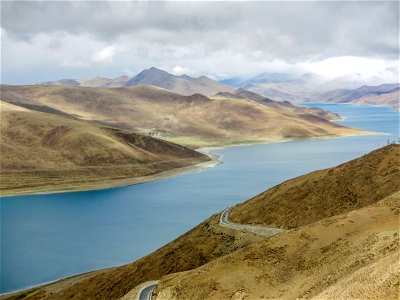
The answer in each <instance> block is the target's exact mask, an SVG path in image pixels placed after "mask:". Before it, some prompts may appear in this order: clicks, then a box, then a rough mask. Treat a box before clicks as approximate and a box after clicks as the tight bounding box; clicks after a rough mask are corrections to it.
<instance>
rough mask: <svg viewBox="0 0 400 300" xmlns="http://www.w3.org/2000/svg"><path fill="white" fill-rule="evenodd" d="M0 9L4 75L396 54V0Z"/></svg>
mask: <svg viewBox="0 0 400 300" xmlns="http://www.w3.org/2000/svg"><path fill="white" fill-rule="evenodd" d="M1 15H2V19H1V27H2V32H1V34H2V55H3V56H4V57H3V61H4V62H5V65H6V66H5V67H4V68H3V69H2V75H3V76H2V80H7V81H8V82H16V83H20V82H24V80H28V78H31V79H30V80H34V78H35V77H40V78H46V79H47V80H51V79H54V78H60V77H67V76H73V77H85V78H88V77H90V76H97V75H101V76H118V75H120V74H121V73H124V70H125V69H129V70H131V71H132V72H133V73H137V72H139V71H140V70H141V69H144V68H148V67H150V66H155V67H163V66H169V68H170V71H171V72H175V73H176V74H180V73H183V72H184V73H188V74H189V75H202V74H210V73H211V74H214V75H215V76H217V77H220V76H226V77H228V76H237V75H240V76H247V75H255V74H256V73H260V72H266V71H291V72H292V71H296V70H297V71H298V70H300V69H301V68H302V67H305V66H306V64H307V63H309V67H311V66H312V65H311V64H312V63H315V62H319V61H325V60H328V59H331V58H335V57H359V58H367V59H375V60H382V61H385V62H386V61H393V60H398V55H399V28H398V23H399V3H398V2H396V1H392V2H347V1H343V2H338V1H334V2H331V1H324V2H305V1H300V2H289V1H287V2H269V1H268V2H186V1H184V2H177V1H166V2H159V1H156V2H152V1H138V2H130V1H129V2H128V1H116V2H112V1H94V2H90V1H68V2H62V1H55V2H51V1H3V2H1ZM28 53H29V55H28ZM20 56H25V57H23V58H22V59H21V58H20ZM4 58H7V59H4ZM21 61H23V66H22V63H21ZM301 63H303V65H300V64H301ZM363 63H367V61H366V60H365V61H364V62H363ZM38 66H41V67H40V68H39V67H38ZM175 67H179V68H181V69H179V68H177V69H175V70H173V68H175ZM33 69H35V71H36V72H35V74H30V75H29V74H23V73H24V70H25V73H26V72H30V71H32V70H33ZM28 75H29V76H28ZM36 81H37V80H36Z"/></svg>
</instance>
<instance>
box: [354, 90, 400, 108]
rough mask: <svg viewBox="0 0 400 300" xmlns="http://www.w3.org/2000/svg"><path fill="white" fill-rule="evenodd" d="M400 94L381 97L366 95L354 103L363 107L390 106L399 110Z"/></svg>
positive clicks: (388, 94)
mask: <svg viewBox="0 0 400 300" xmlns="http://www.w3.org/2000/svg"><path fill="white" fill-rule="evenodd" d="M399 101H400V92H399V91H397V92H393V93H387V94H381V95H366V96H363V97H361V98H359V99H357V100H356V101H355V102H354V103H356V104H363V105H390V106H392V107H393V108H394V109H396V110H399Z"/></svg>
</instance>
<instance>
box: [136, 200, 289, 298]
mask: <svg viewBox="0 0 400 300" xmlns="http://www.w3.org/2000/svg"><path fill="white" fill-rule="evenodd" d="M233 207H234V206H231V207H228V208H226V209H225V210H224V211H223V212H222V213H221V216H220V218H219V225H220V226H222V227H225V228H230V229H235V230H240V231H248V232H251V233H254V234H258V235H262V236H265V237H269V236H272V235H275V234H278V233H281V232H284V231H286V230H285V229H281V228H275V227H266V226H260V225H242V224H239V223H232V222H231V221H229V213H230V211H231V210H232V208H233ZM157 284H158V282H156V283H154V281H149V283H148V284H147V285H144V286H143V287H142V289H141V290H140V291H139V293H138V298H137V299H138V300H151V295H152V292H153V290H154V289H155V288H156V286H157Z"/></svg>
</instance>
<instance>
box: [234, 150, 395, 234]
mask: <svg viewBox="0 0 400 300" xmlns="http://www.w3.org/2000/svg"><path fill="white" fill-rule="evenodd" d="M398 190H400V146H399V145H390V146H387V147H384V148H381V149H378V150H375V151H372V152H371V153H369V154H367V155H365V156H363V157H361V158H358V159H355V160H352V161H350V162H347V163H344V164H342V165H340V166H338V167H335V168H331V169H326V170H321V171H316V172H313V173H310V174H307V175H303V176H300V177H297V178H295V179H291V180H288V181H286V182H284V183H282V184H280V185H277V186H275V187H273V188H271V189H269V190H267V191H265V192H263V193H261V194H260V195H258V196H256V197H254V198H253V199H250V200H248V201H246V202H244V203H242V204H240V205H238V206H237V207H235V208H234V209H233V210H232V212H231V214H230V217H231V219H232V220H233V221H235V222H238V223H244V224H247V223H249V224H250V223H251V224H252V223H254V224H268V225H271V226H276V227H282V228H295V227H299V226H302V225H305V224H310V223H313V222H316V221H318V220H321V219H325V218H328V217H330V216H334V215H338V214H341V213H345V212H349V211H351V210H354V209H358V208H361V207H364V206H367V205H370V204H372V203H374V202H376V201H378V200H380V199H382V198H384V197H386V196H388V195H390V194H392V193H394V192H396V191H398Z"/></svg>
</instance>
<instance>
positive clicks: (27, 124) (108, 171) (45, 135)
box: [0, 101, 209, 194]
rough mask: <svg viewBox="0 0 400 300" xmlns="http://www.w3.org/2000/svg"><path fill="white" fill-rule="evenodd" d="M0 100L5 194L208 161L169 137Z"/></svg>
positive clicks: (139, 177)
mask: <svg viewBox="0 0 400 300" xmlns="http://www.w3.org/2000/svg"><path fill="white" fill-rule="evenodd" d="M0 104H1V160H0V163H1V193H2V194H10V193H20V192H34V191H52V190H64V189H74V188H84V187H90V186H92V185H94V186H98V187H99V185H100V187H101V185H104V186H106V184H112V182H113V181H114V180H122V179H126V180H128V181H125V182H124V183H125V184H128V183H135V182H140V181H145V180H146V178H143V177H144V176H151V175H152V176H155V175H156V174H157V173H159V172H161V171H167V170H172V169H174V168H181V167H188V166H191V165H194V164H197V163H205V162H207V161H209V159H208V158H207V157H206V156H204V155H203V154H200V153H198V152H195V151H193V150H190V149H187V148H184V147H182V146H179V145H176V144H173V143H170V142H166V141H162V140H158V139H154V138H151V137H147V136H143V135H140V134H135V133H131V132H127V131H123V130H118V129H112V128H109V127H104V126H96V125H93V124H90V123H87V122H85V121H80V120H74V119H71V118H69V117H66V116H61V115H56V114H48V113H43V112H37V111H32V110H29V109H25V108H22V107H19V106H14V105H12V104H8V103H5V102H2V101H1V102H0ZM149 179H150V178H148V179H147V180H149ZM121 183H122V182H121Z"/></svg>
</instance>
